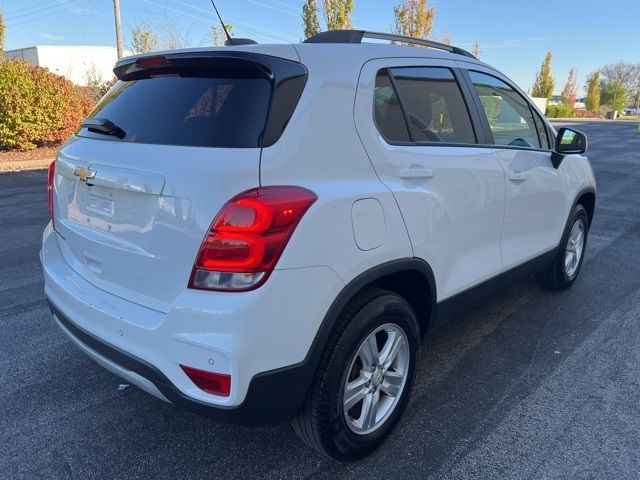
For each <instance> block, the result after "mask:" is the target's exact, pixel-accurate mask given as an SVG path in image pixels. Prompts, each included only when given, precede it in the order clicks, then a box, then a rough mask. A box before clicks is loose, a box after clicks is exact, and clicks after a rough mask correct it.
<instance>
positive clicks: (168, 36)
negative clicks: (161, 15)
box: [158, 18, 191, 50]
mask: <svg viewBox="0 0 640 480" xmlns="http://www.w3.org/2000/svg"><path fill="white" fill-rule="evenodd" d="M160 30H161V33H160V35H159V37H158V38H159V41H158V43H159V45H160V48H161V49H162V50H176V49H178V48H185V47H187V46H188V45H189V37H190V35H191V30H190V29H186V30H185V29H183V28H181V27H178V26H177V25H176V24H175V22H174V21H173V20H171V19H169V18H165V20H164V24H163V25H162V27H161V29H160Z"/></svg>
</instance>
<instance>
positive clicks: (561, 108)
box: [546, 104, 576, 118]
mask: <svg viewBox="0 0 640 480" xmlns="http://www.w3.org/2000/svg"><path fill="white" fill-rule="evenodd" d="M546 115H547V117H548V118H573V117H575V116H576V112H575V110H574V109H573V107H571V106H570V105H563V104H558V105H549V106H548V107H547V111H546Z"/></svg>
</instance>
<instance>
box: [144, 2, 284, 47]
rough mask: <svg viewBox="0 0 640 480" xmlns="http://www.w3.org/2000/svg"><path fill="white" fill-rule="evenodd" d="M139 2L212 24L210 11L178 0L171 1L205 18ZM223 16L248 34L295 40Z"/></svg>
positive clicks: (282, 40) (159, 5) (161, 5)
mask: <svg viewBox="0 0 640 480" xmlns="http://www.w3.org/2000/svg"><path fill="white" fill-rule="evenodd" d="M141 1H143V2H145V3H148V4H150V5H155V6H156V7H160V8H164V9H166V10H169V11H172V12H175V13H179V14H181V15H187V16H189V17H192V18H195V19H196V20H200V21H201V22H205V23H207V24H212V23H213V22H212V20H211V11H210V10H205V9H203V8H199V7H196V6H195V5H190V4H188V3H185V2H181V1H180V0H173V1H174V2H175V3H178V4H180V5H185V6H187V7H191V8H192V9H194V10H198V11H202V12H205V13H206V14H207V16H206V17H203V16H202V15H196V14H194V13H191V12H186V11H184V10H178V9H175V8H171V7H169V6H167V5H163V4H160V3H157V2H154V1H152V0H141ZM224 16H225V17H226V18H227V20H228V21H230V22H232V23H233V24H234V25H242V26H243V27H244V29H245V30H247V31H249V32H254V33H256V34H258V35H260V36H263V37H268V38H272V39H275V40H278V41H281V42H291V41H295V39H293V38H291V37H287V36H284V35H280V34H279V33H277V32H273V31H271V30H267V29H264V28H260V27H257V26H255V25H252V24H250V23H246V22H241V21H240V20H237V19H233V18H230V17H228V16H226V15H224Z"/></svg>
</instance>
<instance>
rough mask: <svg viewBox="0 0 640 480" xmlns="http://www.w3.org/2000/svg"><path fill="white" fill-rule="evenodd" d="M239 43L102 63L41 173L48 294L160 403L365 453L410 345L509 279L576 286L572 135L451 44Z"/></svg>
mask: <svg viewBox="0 0 640 480" xmlns="http://www.w3.org/2000/svg"><path fill="white" fill-rule="evenodd" d="M363 37H374V38H382V39H386V40H391V41H395V42H394V44H383V43H380V42H378V43H366V42H364V43H363V42H361V40H362V39H363ZM398 41H400V42H405V43H416V44H420V45H421V46H426V47H431V48H415V47H411V46H401V45H398V44H395V43H397V42H398ZM234 43H235V45H232V46H229V47H222V48H204V49H189V50H178V51H172V52H165V53H160V54H158V53H156V54H153V55H147V56H144V55H143V56H134V57H128V58H125V59H123V60H121V61H120V62H118V64H117V65H116V68H115V70H114V71H115V73H116V75H117V77H118V78H119V80H120V81H119V82H118V83H117V84H116V85H115V86H114V87H113V88H112V89H111V90H110V91H109V92H108V93H107V94H106V95H105V97H104V98H103V99H102V100H101V101H100V102H99V104H98V105H97V106H96V108H95V110H94V111H93V113H92V114H91V116H90V118H89V119H87V120H86V121H85V122H83V124H82V126H81V127H80V128H79V129H78V131H77V132H76V134H75V135H74V136H73V137H72V138H71V139H69V140H68V141H67V142H66V143H65V144H64V145H63V147H62V148H61V149H60V151H59V154H58V157H57V159H56V161H55V162H54V163H53V164H52V165H51V167H50V172H49V208H50V211H51V222H50V224H49V225H48V226H47V228H46V230H45V232H44V238H43V247H42V251H41V260H42V265H43V269H44V279H45V293H46V297H47V300H48V302H49V304H50V306H51V310H52V312H53V314H54V315H55V319H56V321H57V323H58V324H59V325H60V328H62V330H63V331H64V332H65V333H66V334H67V335H68V336H69V337H70V338H71V339H73V341H74V342H75V343H76V344H77V345H78V346H79V347H80V348H81V349H82V350H84V351H85V352H86V353H87V354H89V355H90V356H91V357H92V358H94V359H95V360H96V361H97V362H98V363H100V364H101V365H103V366H104V367H106V368H108V369H109V370H111V371H112V372H114V373H116V374H117V375H119V376H121V377H123V378H124V379H126V381H128V382H130V383H132V384H135V385H137V386H139V387H140V388H142V389H144V390H146V391H147V392H149V393H151V394H153V395H155V396H156V397H159V398H161V399H163V400H166V401H169V402H172V403H174V404H176V405H179V406H181V407H184V408H187V409H189V410H192V411H194V412H198V413H202V414H205V415H210V416H212V417H214V418H218V419H220V420H227V421H231V422H238V423H243V424H264V423H269V422H281V421H287V420H292V421H293V426H294V429H295V430H296V432H297V433H298V434H299V435H300V437H301V438H302V439H303V440H304V441H305V442H306V443H307V444H308V445H310V446H312V447H313V448H316V449H317V450H319V451H321V452H323V453H325V454H328V455H330V456H332V457H335V458H339V459H347V458H354V457H358V456H362V455H364V454H366V453H368V452H369V451H371V450H372V449H374V448H375V447H376V446H378V445H379V444H380V443H381V442H382V441H383V440H384V439H385V438H386V437H387V436H388V435H389V433H390V432H391V430H392V429H393V427H394V425H395V424H396V423H397V422H398V420H399V418H400V416H401V415H402V413H403V411H404V409H405V408H406V406H407V403H408V401H409V396H410V393H411V390H412V387H413V383H414V377H415V371H416V365H417V361H418V355H419V351H420V344H421V339H422V337H423V336H424V335H425V334H427V333H429V332H430V331H433V329H435V328H436V327H438V326H439V325H440V324H441V323H442V322H443V321H445V320H447V319H448V318H451V317H452V316H453V315H454V314H455V313H456V312H457V311H459V310H460V309H461V307H462V306H465V307H468V306H469V305H470V300H477V299H478V298H480V297H482V296H484V295H485V294H487V293H489V292H491V291H494V290H495V289H496V288H498V287H499V286H500V285H501V284H503V283H504V281H505V280H507V281H508V280H509V279H512V278H513V276H514V275H521V274H523V273H527V272H528V273H536V274H537V275H538V277H539V278H540V280H541V281H542V283H543V284H544V285H545V286H547V287H549V288H551V289H555V290H559V289H564V288H566V287H568V286H570V285H571V284H572V283H573V282H574V280H575V278H576V276H577V275H578V273H579V271H580V266H581V263H582V260H583V258H584V248H585V245H586V240H587V233H588V230H589V225H590V223H591V219H592V217H593V211H594V206H595V180H594V176H593V172H592V170H591V167H590V165H589V162H588V161H587V159H586V158H585V157H584V156H582V153H584V151H585V149H586V138H585V136H584V135H583V134H581V133H580V132H577V131H574V130H571V129H564V128H563V129H560V130H559V131H558V132H557V133H556V132H555V131H554V129H553V128H552V127H551V126H550V125H549V124H548V123H547V121H546V120H545V118H544V116H543V115H542V114H541V113H540V112H539V111H538V109H537V108H536V107H535V106H534V105H533V103H531V102H530V100H529V99H528V98H527V96H526V95H525V94H524V93H522V92H521V91H520V90H519V89H518V88H517V87H516V86H514V84H513V83H512V82H511V81H510V80H509V79H508V78H506V77H505V76H504V75H502V74H501V73H499V72H498V71H496V70H495V69H493V68H491V67H490V66H488V65H485V64H484V63H481V62H479V61H478V60H476V59H475V58H473V56H472V55H470V54H469V53H468V52H465V51H464V50H461V49H459V48H456V47H451V46H447V45H441V44H437V43H433V42H426V41H422V40H415V39H408V38H399V37H394V36H390V35H384V34H373V33H370V32H364V31H333V32H325V33H322V34H319V35H317V36H315V37H312V38H311V39H309V40H307V41H306V42H304V43H301V44H295V45H251V44H245V43H244V42H238V41H236V42H234Z"/></svg>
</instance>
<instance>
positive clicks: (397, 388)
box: [293, 288, 420, 460]
mask: <svg viewBox="0 0 640 480" xmlns="http://www.w3.org/2000/svg"><path fill="white" fill-rule="evenodd" d="M419 349H420V333H419V327H418V321H417V319H416V316H415V313H414V311H413V309H412V308H411V306H410V305H409V304H408V303H407V302H406V301H405V300H404V299H403V298H402V297H400V296H398V295H396V294H395V293H392V292H389V291H386V290H382V289H378V288H375V289H369V290H367V291H365V292H362V293H361V294H360V295H358V296H357V297H356V298H355V299H354V300H353V301H352V302H351V303H350V304H349V306H347V308H346V309H345V311H344V312H343V313H342V315H341V317H340V319H339V320H338V324H337V326H336V329H335V331H334V332H333V334H332V336H331V338H330V339H329V340H328V342H327V347H326V350H325V352H324V354H323V357H322V360H321V362H320V365H319V367H318V371H317V373H316V378H315V380H314V383H313V386H312V389H311V392H310V394H309V397H308V398H307V400H306V402H305V405H304V406H303V408H302V410H301V412H300V413H299V415H298V417H297V418H296V419H295V420H294V421H293V428H294V430H295V431H296V433H297V434H298V435H299V436H300V438H301V439H302V440H303V441H304V442H305V443H306V444H307V445H309V446H310V447H312V448H314V449H315V450H317V451H319V452H321V453H323V454H325V455H328V456H330V457H333V458H336V459H339V460H347V459H353V458H357V457H361V456H363V455H366V454H367V453H369V452H371V451H372V450H374V449H375V448H376V447H378V446H379V445H380V444H381V443H382V442H383V441H384V440H385V438H386V437H387V436H388V435H389V434H390V433H391V431H392V430H393V428H394V426H395V425H396V423H397V422H398V420H399V419H400V417H401V415H402V413H403V411H404V409H405V408H406V406H407V403H408V400H409V396H410V394H411V389H412V387H413V383H414V378H415V369H416V364H417V361H418V355H419Z"/></svg>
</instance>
